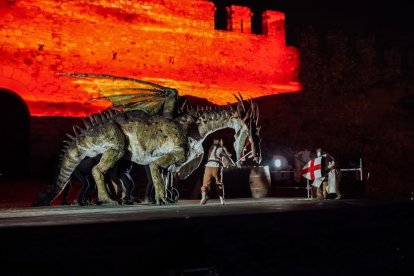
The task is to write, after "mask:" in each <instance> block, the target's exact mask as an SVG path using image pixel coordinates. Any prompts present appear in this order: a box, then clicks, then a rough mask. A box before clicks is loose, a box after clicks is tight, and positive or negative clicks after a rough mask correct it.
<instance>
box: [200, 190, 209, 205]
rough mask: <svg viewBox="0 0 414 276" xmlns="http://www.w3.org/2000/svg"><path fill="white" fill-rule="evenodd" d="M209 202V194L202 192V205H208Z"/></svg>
mask: <svg viewBox="0 0 414 276" xmlns="http://www.w3.org/2000/svg"><path fill="white" fill-rule="evenodd" d="M207 200H208V197H207V194H206V192H202V193H201V200H200V204H203V205H204V204H206V203H207Z"/></svg>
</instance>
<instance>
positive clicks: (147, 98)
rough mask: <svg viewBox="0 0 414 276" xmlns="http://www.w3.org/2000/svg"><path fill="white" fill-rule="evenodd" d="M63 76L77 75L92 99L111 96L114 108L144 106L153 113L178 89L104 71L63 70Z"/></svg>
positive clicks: (135, 108) (134, 108)
mask: <svg viewBox="0 0 414 276" xmlns="http://www.w3.org/2000/svg"><path fill="white" fill-rule="evenodd" d="M58 75H60V76H68V77H72V78H77V80H75V81H74V83H76V84H79V85H80V86H81V87H82V88H83V89H84V90H85V91H86V92H87V93H89V94H92V95H93V97H92V98H91V100H102V99H107V100H109V101H110V102H111V103H112V105H113V107H114V108H118V109H122V110H124V111H129V110H137V109H139V110H143V111H146V112H148V113H150V114H155V113H157V112H158V111H159V110H160V109H161V108H162V106H163V104H164V102H165V101H166V99H167V98H169V97H177V94H178V93H177V90H175V89H173V88H169V87H165V86H162V85H159V84H155V83H151V82H147V81H142V80H137V79H134V78H127V77H118V76H112V75H103V74H79V73H60V74H58Z"/></svg>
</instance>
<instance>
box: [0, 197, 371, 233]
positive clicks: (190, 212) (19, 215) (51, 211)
mask: <svg viewBox="0 0 414 276" xmlns="http://www.w3.org/2000/svg"><path fill="white" fill-rule="evenodd" d="M373 204H374V205H378V204H379V202H377V201H369V200H349V199H348V200H326V201H318V200H312V199H306V198H261V199H253V198H244V199H227V200H226V204H225V205H221V204H220V202H219V200H217V199H210V200H209V201H208V203H207V204H206V205H200V204H199V200H179V201H178V202H177V203H175V204H167V205H155V204H136V205H101V206H97V205H91V206H78V205H70V206H46V207H32V208H7V209H0V210H1V212H0V228H5V227H33V226H36V227H38V226H51V225H54V226H57V225H73V224H92V223H115V222H126V221H129V222H132V221H150V220H165V219H190V220H191V219H193V218H201V217H219V216H237V215H254V214H272V213H286V212H307V211H312V210H313V211H316V210H333V209H338V208H340V209H343V208H350V207H356V206H359V207H361V206H367V207H368V206H372V205H373Z"/></svg>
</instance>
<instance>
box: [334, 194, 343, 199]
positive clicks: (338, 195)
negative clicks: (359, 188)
mask: <svg viewBox="0 0 414 276" xmlns="http://www.w3.org/2000/svg"><path fill="white" fill-rule="evenodd" d="M341 198H342V195H341V194H340V193H337V194H336V197H335V198H334V199H341Z"/></svg>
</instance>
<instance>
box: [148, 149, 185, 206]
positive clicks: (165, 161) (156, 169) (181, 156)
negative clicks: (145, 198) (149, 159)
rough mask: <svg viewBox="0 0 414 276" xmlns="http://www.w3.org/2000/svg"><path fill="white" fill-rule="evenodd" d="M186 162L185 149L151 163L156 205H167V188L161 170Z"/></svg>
mask: <svg viewBox="0 0 414 276" xmlns="http://www.w3.org/2000/svg"><path fill="white" fill-rule="evenodd" d="M184 160H185V151H184V149H179V150H176V151H174V152H171V153H169V154H166V155H163V156H162V157H160V158H159V159H157V160H156V161H155V162H153V163H151V164H150V165H149V166H150V170H151V175H152V182H153V184H154V188H155V201H156V204H158V205H159V204H165V202H166V199H165V187H164V182H163V181H162V177H161V172H160V168H161V167H162V168H167V167H168V166H170V165H172V164H175V163H181V162H183V161H184Z"/></svg>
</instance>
